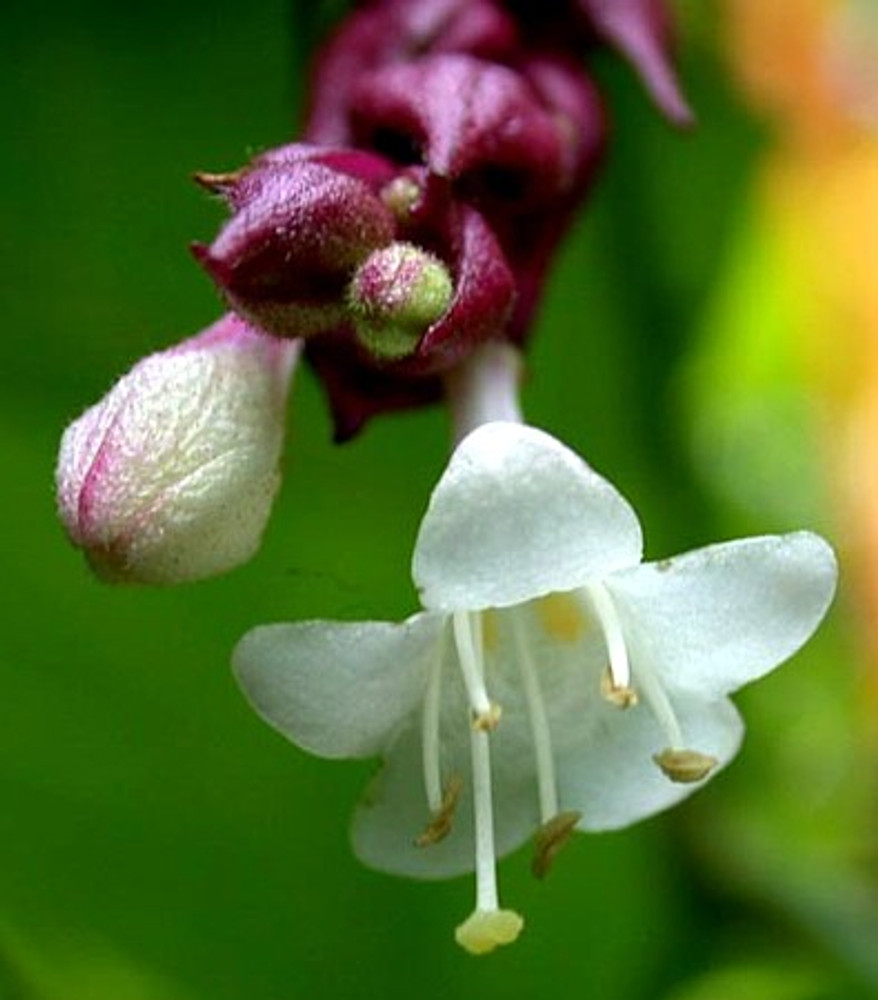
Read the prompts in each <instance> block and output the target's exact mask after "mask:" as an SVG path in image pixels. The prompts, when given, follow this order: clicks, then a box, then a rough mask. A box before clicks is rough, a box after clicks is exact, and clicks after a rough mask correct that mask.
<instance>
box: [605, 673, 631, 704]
mask: <svg viewBox="0 0 878 1000" xmlns="http://www.w3.org/2000/svg"><path fill="white" fill-rule="evenodd" d="M601 697H602V698H603V699H604V701H608V702H609V703H610V704H611V705H615V706H616V708H633V707H634V706H635V705H636V704H637V703H638V701H640V698H639V697H638V695H637V692H636V691H635V690H634V688H632V687H616V686H615V685H614V684H613V674H612V672H611V671H610V668H609V667H607V669H606V670H605V671H604V672H603V673H602V674H601Z"/></svg>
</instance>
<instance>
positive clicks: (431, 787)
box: [421, 628, 445, 813]
mask: <svg viewBox="0 0 878 1000" xmlns="http://www.w3.org/2000/svg"><path fill="white" fill-rule="evenodd" d="M444 653H445V629H444V628H443V629H442V631H441V632H440V633H439V638H438V640H437V642H436V650H435V653H434V657H433V662H432V663H431V664H430V675H429V677H428V679H427V691H426V693H425V695H424V707H423V712H422V715H421V758H422V762H423V768H424V790H425V791H426V793H427V805H428V806H429V808H430V812H431V813H438V812H440V811H441V809H442V806H443V798H444V797H443V794H442V771H441V767H440V761H439V750H440V747H439V713H440V709H441V705H442V658H443V656H444Z"/></svg>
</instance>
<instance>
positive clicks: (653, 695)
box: [637, 663, 685, 750]
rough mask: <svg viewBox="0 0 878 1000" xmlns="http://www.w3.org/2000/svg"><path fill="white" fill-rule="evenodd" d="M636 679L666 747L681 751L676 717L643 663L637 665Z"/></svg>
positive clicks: (654, 678) (657, 681)
mask: <svg viewBox="0 0 878 1000" xmlns="http://www.w3.org/2000/svg"><path fill="white" fill-rule="evenodd" d="M637 678H638V680H639V682H640V687H641V690H642V691H643V695H644V697H645V698H646V701H647V703H648V704H649V707H650V709H652V714H653V715H654V716H655V720H656V722H657V723H658V724H659V727H660V728H661V730H662V731H663V732H664V734H665V738H666V739H667V741H668V746H669V747H670V749H671V750H682V749H683V747H684V746H685V744H684V742H683V731H682V729H681V728H680V723H679V721H678V720H677V715H676V713H675V712H674V709H673V707H672V705H671V702H670V699H669V698H668V696H667V694H665V689H664V688H663V687H662V685H661V683H660V682H659V680H658V678H657V677H656V676H655V673H654V672H653V670H652V669H651V668H650V667H648V666H647V665H646V664H645V663H644V664H639V663H638V665H637Z"/></svg>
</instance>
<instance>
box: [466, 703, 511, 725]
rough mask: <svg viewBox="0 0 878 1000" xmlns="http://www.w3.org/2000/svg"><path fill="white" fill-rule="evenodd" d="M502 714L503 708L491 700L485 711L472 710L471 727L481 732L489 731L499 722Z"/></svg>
mask: <svg viewBox="0 0 878 1000" xmlns="http://www.w3.org/2000/svg"><path fill="white" fill-rule="evenodd" d="M502 714H503V709H502V708H501V707H500V706H499V705H498V704H497V703H496V702H494V701H492V702H491V704H490V706H489V708H488V709H487V710H486V711H483V712H477V711H475V710H474V711H473V714H472V719H473V729H475V730H477V731H479V732H482V733H490V732H491V731H492V730H494V729H496V728H497V726H498V725H499V724H500V716H501V715H502Z"/></svg>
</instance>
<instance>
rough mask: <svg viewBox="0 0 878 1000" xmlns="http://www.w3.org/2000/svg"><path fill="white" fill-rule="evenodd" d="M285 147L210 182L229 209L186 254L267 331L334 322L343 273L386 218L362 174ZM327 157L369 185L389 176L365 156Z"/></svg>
mask: <svg viewBox="0 0 878 1000" xmlns="http://www.w3.org/2000/svg"><path fill="white" fill-rule="evenodd" d="M288 149H289V148H287V149H284V150H278V151H277V152H276V153H274V154H270V155H269V156H266V157H263V158H261V159H260V160H257V161H256V162H255V163H254V165H253V166H252V167H251V168H250V169H248V170H245V171H244V172H243V173H242V174H240V175H230V177H231V178H232V179H231V180H230V181H227V182H226V183H224V184H219V185H214V189H215V190H219V192H220V193H222V194H223V195H224V196H225V197H226V198H227V199H228V201H229V202H230V204H231V205H232V207H233V209H234V212H235V214H234V215H233V216H232V218H231V219H230V220H229V222H228V223H227V224H226V225H225V227H224V228H223V229H222V231H221V232H220V234H219V236H217V238H216V239H215V240H214V242H213V243H212V244H211V245H210V246H209V247H205V246H201V245H197V246H195V247H194V248H193V252H194V253H195V256H196V257H197V258H198V260H199V261H200V262H201V264H202V265H203V266H204V268H205V269H206V270H207V272H208V273H209V274H210V275H211V277H212V278H213V279H214V281H215V282H216V283H217V285H218V286H219V288H220V289H221V290H222V292H223V294H224V295H225V298H226V300H227V301H228V303H229V305H230V306H231V307H232V308H233V309H234V310H235V311H236V312H238V313H240V314H241V315H242V316H244V317H246V318H247V319H249V320H250V321H251V322H253V323H254V324H256V325H257V326H259V327H260V328H261V329H263V330H266V331H267V332H269V333H273V334H275V335H277V336H280V337H307V336H311V335H313V334H316V333H322V332H325V331H327V330H331V329H334V328H335V327H336V326H338V325H339V323H340V322H342V321H343V319H344V309H345V303H344V294H345V289H346V288H347V284H348V282H349V281H350V278H351V275H352V274H353V272H354V270H355V269H356V267H357V266H358V265H359V264H360V263H361V262H362V261H363V260H364V259H365V258H366V257H367V256H368V255H369V254H370V253H371V252H372V251H373V250H376V249H378V248H379V247H382V246H385V245H386V244H388V243H389V242H390V241H391V240H392V239H393V235H394V229H395V219H394V217H393V214H392V212H391V211H390V209H388V208H387V206H386V205H385V204H384V202H383V201H382V200H381V198H380V197H379V196H378V195H377V194H376V193H373V191H372V190H371V188H370V186H369V184H368V183H367V182H366V181H364V180H361V179H359V178H358V177H352V176H350V175H349V174H347V173H344V172H342V171H341V170H339V169H336V168H335V167H332V166H327V165H325V164H324V163H320V162H316V156H310V157H306V156H304V155H303V156H301V157H296V156H295V154H293V153H289V152H288ZM306 149H307V147H306ZM285 155H286V156H288V157H289V158H285ZM325 158H326V159H330V160H331V159H332V157H331V156H330V155H329V154H325ZM336 159H337V160H338V161H341V162H345V163H346V165H350V166H352V167H353V168H355V169H362V170H363V172H364V174H366V175H367V176H368V178H369V180H370V181H374V182H375V183H376V184H377V183H380V184H381V185H383V184H384V183H385V181H386V180H388V179H389V178H390V177H391V176H392V174H391V172H390V171H389V169H387V170H386V172H384V171H383V170H382V168H381V161H380V160H378V158H376V157H372V156H370V155H369V154H361V153H350V154H344V153H339V154H337V156H336ZM202 182H204V178H203V177H202Z"/></svg>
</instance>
